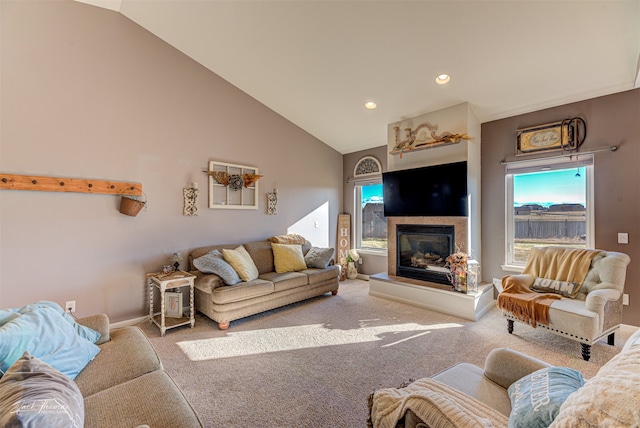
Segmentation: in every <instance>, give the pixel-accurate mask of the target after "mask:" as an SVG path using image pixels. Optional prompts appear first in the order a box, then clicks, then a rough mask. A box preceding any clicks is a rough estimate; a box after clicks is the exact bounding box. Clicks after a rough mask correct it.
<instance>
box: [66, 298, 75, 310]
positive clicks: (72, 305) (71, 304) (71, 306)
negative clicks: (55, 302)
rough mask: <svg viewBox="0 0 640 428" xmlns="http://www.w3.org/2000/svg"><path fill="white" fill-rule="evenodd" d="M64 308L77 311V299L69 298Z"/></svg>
mask: <svg viewBox="0 0 640 428" xmlns="http://www.w3.org/2000/svg"><path fill="white" fill-rule="evenodd" d="M64 308H65V310H66V311H67V312H71V313H73V312H75V311H76V301H75V300H69V301H67V303H65V304H64Z"/></svg>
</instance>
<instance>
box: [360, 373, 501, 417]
mask: <svg viewBox="0 0 640 428" xmlns="http://www.w3.org/2000/svg"><path fill="white" fill-rule="evenodd" d="M407 410H411V411H413V412H414V413H415V414H416V415H417V416H418V417H419V418H420V419H421V420H422V421H423V422H425V423H426V424H427V426H429V427H430V428H453V427H457V428H467V427H468V428H477V427H492V428H493V427H495V428H499V427H507V424H508V422H509V421H508V418H507V417H506V416H505V415H503V414H502V413H500V412H498V411H497V410H495V409H493V408H491V407H489V406H487V405H486V404H484V403H482V402H480V401H478V400H476V399H474V398H472V397H470V396H468V395H466V394H464V393H462V392H460V391H458V390H456V389H454V388H452V387H450V386H447V385H445V384H443V383H440V382H438V381H436V380H433V379H431V378H423V379H419V380H417V381H415V382H414V383H412V384H411V385H409V386H407V387H406V388H400V389H397V388H385V389H380V390H378V391H376V392H375V393H374V395H373V405H372V407H371V421H372V423H373V426H374V428H393V427H395V426H396V424H397V422H398V421H399V420H400V419H402V417H404V415H405V413H406V411H407Z"/></svg>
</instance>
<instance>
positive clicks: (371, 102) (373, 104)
mask: <svg viewBox="0 0 640 428" xmlns="http://www.w3.org/2000/svg"><path fill="white" fill-rule="evenodd" d="M364 106H365V107H366V108H368V109H369V110H373V109H374V108H376V107H378V105H377V104H376V103H374V102H373V101H368V102H366V103H365V104H364Z"/></svg>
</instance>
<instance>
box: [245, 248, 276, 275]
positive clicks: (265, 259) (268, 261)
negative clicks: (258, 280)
mask: <svg viewBox="0 0 640 428" xmlns="http://www.w3.org/2000/svg"><path fill="white" fill-rule="evenodd" d="M244 247H245V248H246V249H247V252H248V253H249V255H250V256H251V259H252V260H253V262H254V263H255V265H256V267H257V268H258V272H259V273H260V274H263V273H267V272H275V270H276V268H275V265H274V264H273V250H272V249H271V243H270V242H269V241H258V242H249V243H247V244H244Z"/></svg>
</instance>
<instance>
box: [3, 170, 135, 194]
mask: <svg viewBox="0 0 640 428" xmlns="http://www.w3.org/2000/svg"><path fill="white" fill-rule="evenodd" d="M0 189H6V190H36V191H40V192H77V193H101V194H110V195H133V196H141V195H142V184H140V183H127V182H123V181H106V180H90V179H84V178H61V177H46V176H36V175H17V174H4V173H0Z"/></svg>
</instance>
